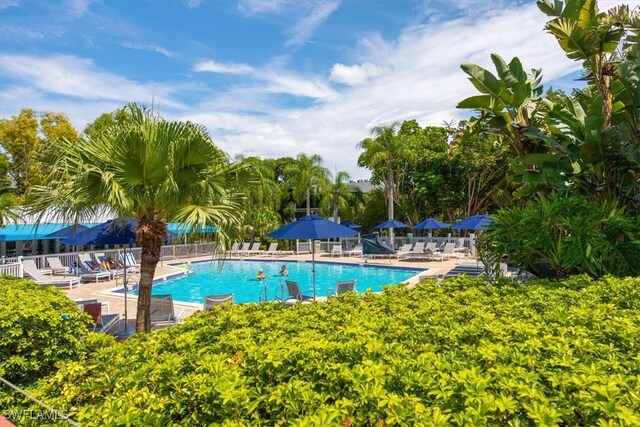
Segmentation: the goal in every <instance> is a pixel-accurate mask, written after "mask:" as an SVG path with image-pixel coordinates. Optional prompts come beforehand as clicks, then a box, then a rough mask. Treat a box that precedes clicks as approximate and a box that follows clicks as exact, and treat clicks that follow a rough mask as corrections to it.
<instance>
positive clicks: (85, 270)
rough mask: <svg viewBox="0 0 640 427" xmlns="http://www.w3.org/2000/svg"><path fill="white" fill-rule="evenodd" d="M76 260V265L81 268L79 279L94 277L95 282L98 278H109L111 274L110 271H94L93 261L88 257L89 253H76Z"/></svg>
mask: <svg viewBox="0 0 640 427" xmlns="http://www.w3.org/2000/svg"><path fill="white" fill-rule="evenodd" d="M78 260H79V262H78V266H79V267H80V270H82V273H80V279H95V281H96V283H98V281H99V280H100V279H107V280H111V278H112V275H111V272H110V271H104V270H97V271H96V270H94V269H93V267H92V266H93V263H94V261H93V260H92V259H91V257H89V254H86V253H80V254H78Z"/></svg>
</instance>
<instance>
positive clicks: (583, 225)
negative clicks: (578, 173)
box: [484, 194, 640, 279]
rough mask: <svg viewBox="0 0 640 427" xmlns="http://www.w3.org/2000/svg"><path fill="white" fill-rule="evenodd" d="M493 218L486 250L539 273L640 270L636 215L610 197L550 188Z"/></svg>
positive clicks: (639, 223)
mask: <svg viewBox="0 0 640 427" xmlns="http://www.w3.org/2000/svg"><path fill="white" fill-rule="evenodd" d="M492 218H493V219H494V221H495V222H494V224H493V225H492V226H491V228H490V229H489V230H488V231H487V234H486V236H485V237H484V245H485V246H486V249H487V251H488V253H489V254H491V255H493V258H494V259H499V258H500V257H502V255H505V254H506V255H507V256H508V257H509V263H510V264H513V265H514V266H517V267H520V268H521V269H524V270H528V271H530V272H532V273H534V274H536V275H538V276H549V275H550V276H552V277H553V278H555V279H562V278H564V277H566V276H567V275H570V274H579V273H586V274H589V275H591V276H595V277H599V276H603V275H605V274H612V275H615V276H628V275H632V276H637V275H640V218H637V217H636V218H634V217H631V216H629V215H627V214H626V213H625V208H620V207H617V206H616V204H615V203H613V202H599V201H594V200H588V199H585V198H583V197H579V196H571V195H566V194H552V195H550V196H548V197H546V198H540V199H534V200H531V201H530V202H529V203H528V204H527V205H526V206H525V207H522V208H520V207H514V208H510V209H502V210H500V211H499V212H498V213H497V214H495V215H493V216H492Z"/></svg>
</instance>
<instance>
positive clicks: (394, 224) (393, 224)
mask: <svg viewBox="0 0 640 427" xmlns="http://www.w3.org/2000/svg"><path fill="white" fill-rule="evenodd" d="M407 227H408V225H407V224H405V223H404V222H400V221H398V220H397V219H388V220H386V221H385V222H383V223H382V224H378V225H376V226H375V228H407Z"/></svg>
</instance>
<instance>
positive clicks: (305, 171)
mask: <svg viewBox="0 0 640 427" xmlns="http://www.w3.org/2000/svg"><path fill="white" fill-rule="evenodd" d="M321 165H322V157H320V156H319V155H318V154H313V155H311V156H307V155H306V154H304V153H300V154H298V157H297V158H296V161H295V163H293V164H291V165H289V166H287V167H286V168H285V173H284V174H285V176H286V177H288V180H289V181H290V182H291V185H292V187H293V198H294V200H295V201H296V203H300V202H302V200H306V203H307V205H306V206H307V215H309V214H311V192H312V191H314V192H320V191H321V190H323V189H324V188H325V187H326V186H327V180H328V176H329V171H328V170H327V169H326V168H324V167H322V166H321Z"/></svg>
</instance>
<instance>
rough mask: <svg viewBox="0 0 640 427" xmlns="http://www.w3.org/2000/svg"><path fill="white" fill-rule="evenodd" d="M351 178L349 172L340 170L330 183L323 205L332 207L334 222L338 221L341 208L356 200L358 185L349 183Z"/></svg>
mask: <svg viewBox="0 0 640 427" xmlns="http://www.w3.org/2000/svg"><path fill="white" fill-rule="evenodd" d="M350 178H351V177H350V176H349V174H348V173H347V172H344V171H340V172H338V173H336V176H335V177H334V178H333V180H332V181H331V182H330V183H329V187H328V189H327V190H328V191H327V192H326V194H327V197H325V198H324V200H323V205H325V206H328V207H329V209H331V211H332V215H333V221H334V222H338V219H339V217H340V208H345V207H347V206H349V205H351V204H353V203H354V202H355V201H356V197H355V194H356V192H357V191H358V187H357V186H355V185H353V184H351V183H349V179H350Z"/></svg>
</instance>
